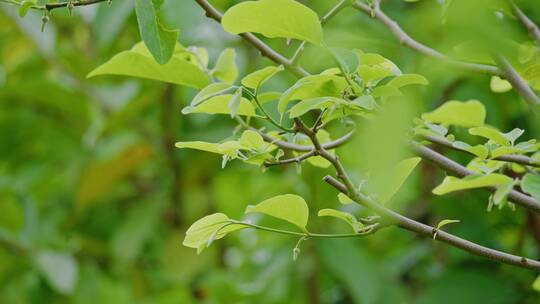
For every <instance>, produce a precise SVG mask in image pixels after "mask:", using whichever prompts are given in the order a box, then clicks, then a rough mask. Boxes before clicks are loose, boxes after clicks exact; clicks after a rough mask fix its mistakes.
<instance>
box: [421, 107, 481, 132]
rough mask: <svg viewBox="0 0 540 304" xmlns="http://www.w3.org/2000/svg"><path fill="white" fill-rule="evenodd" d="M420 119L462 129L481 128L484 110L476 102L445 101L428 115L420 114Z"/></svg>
mask: <svg viewBox="0 0 540 304" xmlns="http://www.w3.org/2000/svg"><path fill="white" fill-rule="evenodd" d="M422 119H424V120H426V121H429V122H432V123H441V124H445V125H456V126H462V127H476V126H482V125H483V124H484V121H485V119H486V108H485V107H484V105H483V104H482V103H481V102H479V101H477V100H469V101H466V102H462V101H456V100H452V101H447V102H445V103H444V104H443V105H442V106H440V107H438V108H437V109H435V110H434V111H432V112H430V113H425V114H422Z"/></svg>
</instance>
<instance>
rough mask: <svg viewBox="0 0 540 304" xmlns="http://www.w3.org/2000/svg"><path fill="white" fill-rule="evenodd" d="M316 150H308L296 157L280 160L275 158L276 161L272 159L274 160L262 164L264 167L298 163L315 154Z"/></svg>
mask: <svg viewBox="0 0 540 304" xmlns="http://www.w3.org/2000/svg"><path fill="white" fill-rule="evenodd" d="M316 152H317V151H315V150H313V151H310V152H308V153H304V154H302V155H299V156H297V157H293V158H287V159H280V160H277V161H274V162H265V163H264V166H265V167H272V166H279V165H286V164H298V163H300V162H302V161H304V160H306V159H308V158H310V157H312V156H315V155H316Z"/></svg>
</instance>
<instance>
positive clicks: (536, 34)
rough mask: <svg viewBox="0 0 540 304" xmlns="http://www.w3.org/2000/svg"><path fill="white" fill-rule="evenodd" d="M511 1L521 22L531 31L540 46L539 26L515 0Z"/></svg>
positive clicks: (530, 33)
mask: <svg viewBox="0 0 540 304" xmlns="http://www.w3.org/2000/svg"><path fill="white" fill-rule="evenodd" d="M510 2H511V4H512V9H513V10H514V13H515V14H516V17H517V18H518V20H519V22H521V24H522V25H523V26H524V27H525V28H526V29H527V31H529V35H531V37H532V38H533V39H534V40H535V41H536V44H538V46H540V29H539V28H538V26H537V25H536V24H535V23H534V22H533V21H532V20H531V19H530V18H529V17H527V15H525V13H523V11H522V10H521V9H520V8H519V7H518V6H517V5H516V4H515V3H514V1H510Z"/></svg>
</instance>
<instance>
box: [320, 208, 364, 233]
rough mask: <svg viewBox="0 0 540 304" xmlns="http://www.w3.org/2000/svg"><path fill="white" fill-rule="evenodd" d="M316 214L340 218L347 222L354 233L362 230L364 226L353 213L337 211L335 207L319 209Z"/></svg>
mask: <svg viewBox="0 0 540 304" xmlns="http://www.w3.org/2000/svg"><path fill="white" fill-rule="evenodd" d="M317 215H318V216H331V217H335V218H338V219H341V220H343V221H345V222H346V223H347V224H349V225H350V226H351V228H352V229H353V231H354V232H356V233H358V232H359V231H360V230H362V228H364V225H363V224H362V223H361V222H359V221H358V220H357V219H356V217H354V215H352V214H350V213H347V212H343V211H339V210H335V209H321V210H319V213H318V214H317Z"/></svg>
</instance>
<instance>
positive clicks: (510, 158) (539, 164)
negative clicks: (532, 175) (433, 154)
mask: <svg viewBox="0 0 540 304" xmlns="http://www.w3.org/2000/svg"><path fill="white" fill-rule="evenodd" d="M418 137H419V138H421V139H423V140H427V141H430V142H432V143H434V144H437V145H440V146H444V147H447V148H450V149H453V150H456V151H461V152H465V153H469V154H471V155H474V154H473V153H471V152H469V151H466V150H462V149H459V148H456V147H454V145H453V144H452V142H450V141H449V140H447V139H445V138H442V137H437V136H432V135H418ZM493 159H494V160H500V161H505V162H511V163H516V164H520V165H524V166H531V167H536V168H540V161H538V160H535V159H532V158H530V157H528V156H526V155H518V154H508V155H502V156H498V157H495V158H493Z"/></svg>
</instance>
